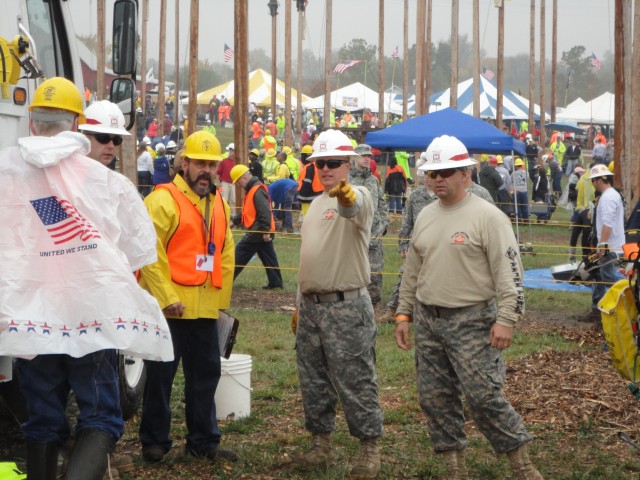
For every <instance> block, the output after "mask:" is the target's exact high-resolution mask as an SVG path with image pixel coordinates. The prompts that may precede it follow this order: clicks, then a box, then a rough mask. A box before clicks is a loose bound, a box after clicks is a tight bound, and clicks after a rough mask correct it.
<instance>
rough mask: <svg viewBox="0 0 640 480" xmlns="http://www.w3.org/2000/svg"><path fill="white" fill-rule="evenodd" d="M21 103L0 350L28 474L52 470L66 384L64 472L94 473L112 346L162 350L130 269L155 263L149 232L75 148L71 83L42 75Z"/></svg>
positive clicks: (156, 354) (78, 109)
mask: <svg viewBox="0 0 640 480" xmlns="http://www.w3.org/2000/svg"><path fill="white" fill-rule="evenodd" d="M29 110H30V111H31V119H30V123H29V126H30V129H31V132H32V134H33V135H34V136H32V137H26V138H21V139H19V140H18V144H19V147H12V148H9V149H6V150H4V151H2V152H0V185H1V186H2V191H3V196H2V200H0V224H1V225H2V229H0V265H2V275H1V276H0V355H10V356H15V357H22V358H19V359H18V361H17V367H18V374H19V377H20V385H21V388H22V390H23V393H24V395H25V397H26V398H27V405H28V410H29V419H28V421H27V422H25V423H24V424H23V425H22V429H23V431H24V434H25V437H26V439H27V475H28V476H29V478H34V479H40V478H43V479H44V478H55V472H56V469H57V461H58V455H57V450H58V446H59V445H60V444H62V443H64V442H65V441H66V440H67V438H68V437H69V433H70V432H69V426H68V423H67V419H66V417H65V414H64V412H65V407H66V403H67V398H68V394H69V390H70V389H72V390H73V391H74V392H75V395H76V398H77V401H78V406H79V408H80V414H79V415H78V423H77V428H76V435H75V438H76V440H75V445H74V448H73V451H72V452H71V455H70V459H69V465H68V467H67V476H66V477H65V478H67V479H78V480H79V479H82V480H92V479H101V478H102V476H103V474H104V472H105V470H106V467H107V455H108V454H109V453H110V452H111V451H112V450H113V448H114V446H115V443H116V442H117V440H118V439H119V438H120V436H121V434H122V432H123V429H124V422H123V421H122V418H121V414H120V405H119V391H118V373H117V352H116V350H115V349H120V350H121V351H123V352H125V353H127V354H130V355H135V356H140V357H142V358H148V359H153V360H171V359H173V349H172V344H171V337H170V334H169V329H168V327H167V323H166V321H165V319H164V316H163V314H162V311H161V310H160V307H159V306H158V304H157V302H156V301H155V300H154V299H153V298H152V297H151V296H150V295H149V294H147V293H146V292H145V291H144V290H143V289H142V288H140V287H139V286H138V285H137V282H136V280H135V277H134V274H133V272H134V270H136V269H139V268H140V267H142V266H144V265H148V264H150V263H153V262H155V261H156V248H155V247H156V241H157V238H156V234H155V231H154V228H153V225H152V223H151V220H150V218H149V216H148V215H147V213H146V209H145V208H144V204H143V203H142V200H141V199H140V197H139V195H138V193H137V191H136V189H135V187H134V186H133V185H132V184H131V183H130V182H129V181H128V180H127V179H126V178H125V177H123V176H122V175H120V174H118V173H116V172H113V171H111V170H109V169H108V168H107V167H105V166H104V165H101V164H100V163H99V162H96V161H95V160H92V159H91V158H88V157H87V156H86V155H87V153H88V152H89V149H90V147H89V146H90V142H89V140H88V139H87V138H86V137H85V136H84V135H82V134H80V133H76V130H77V127H78V124H79V123H82V122H83V121H84V115H83V111H82V96H81V94H80V91H79V90H78V89H77V88H76V86H75V85H74V84H73V83H71V82H70V81H68V80H66V79H64V78H52V79H49V80H47V81H45V82H44V83H42V84H41V85H40V86H39V87H38V89H37V90H36V92H35V94H34V97H33V101H32V103H31V105H30V106H29Z"/></svg>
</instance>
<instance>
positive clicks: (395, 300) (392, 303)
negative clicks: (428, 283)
mask: <svg viewBox="0 0 640 480" xmlns="http://www.w3.org/2000/svg"><path fill="white" fill-rule="evenodd" d="M403 273H404V262H402V265H400V270H398V280H397V281H396V286H395V287H394V288H393V293H392V294H391V300H389V303H387V307H389V309H390V310H395V309H396V308H398V304H399V303H400V285H401V284H402V274H403Z"/></svg>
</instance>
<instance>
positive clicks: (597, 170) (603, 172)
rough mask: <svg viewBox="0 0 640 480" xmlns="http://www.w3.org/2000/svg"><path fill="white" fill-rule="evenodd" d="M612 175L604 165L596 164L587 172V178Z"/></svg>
mask: <svg viewBox="0 0 640 480" xmlns="http://www.w3.org/2000/svg"><path fill="white" fill-rule="evenodd" d="M609 176H611V177H612V176H613V173H611V171H609V169H608V168H607V166H606V165H602V164H598V165H594V166H593V167H591V171H590V172H589V178H590V179H592V180H593V179H594V178H598V177H609Z"/></svg>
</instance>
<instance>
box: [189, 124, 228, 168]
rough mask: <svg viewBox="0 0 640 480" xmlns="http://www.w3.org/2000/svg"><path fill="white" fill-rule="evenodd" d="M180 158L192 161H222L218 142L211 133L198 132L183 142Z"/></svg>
mask: <svg viewBox="0 0 640 480" xmlns="http://www.w3.org/2000/svg"><path fill="white" fill-rule="evenodd" d="M182 156H183V157H186V158H191V159H193V160H214V161H216V160H222V156H220V142H219V141H218V139H217V138H216V136H215V135H214V134H213V133H210V132H206V131H204V130H199V131H197V132H195V133H192V134H191V135H189V136H188V137H187V139H186V140H185V142H184V152H183V153H182Z"/></svg>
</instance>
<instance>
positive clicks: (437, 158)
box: [433, 152, 440, 162]
mask: <svg viewBox="0 0 640 480" xmlns="http://www.w3.org/2000/svg"><path fill="white" fill-rule="evenodd" d="M433 161H434V162H439V161H440V152H438V153H435V152H434V154H433Z"/></svg>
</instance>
